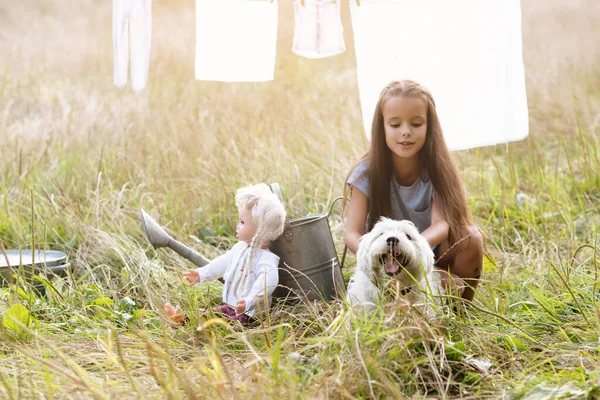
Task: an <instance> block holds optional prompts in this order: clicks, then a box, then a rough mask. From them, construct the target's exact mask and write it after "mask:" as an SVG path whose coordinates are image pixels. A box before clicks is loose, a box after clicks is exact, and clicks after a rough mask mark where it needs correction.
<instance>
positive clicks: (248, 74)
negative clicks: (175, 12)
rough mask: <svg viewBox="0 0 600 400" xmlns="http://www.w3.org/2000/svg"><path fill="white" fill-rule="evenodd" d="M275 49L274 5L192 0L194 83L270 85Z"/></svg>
mask: <svg viewBox="0 0 600 400" xmlns="http://www.w3.org/2000/svg"><path fill="white" fill-rule="evenodd" d="M276 47H277V1H272V2H271V1H269V0H196V68H195V75H196V79H199V80H206V81H222V82H264V81H271V80H273V78H274V75H275V55H276Z"/></svg>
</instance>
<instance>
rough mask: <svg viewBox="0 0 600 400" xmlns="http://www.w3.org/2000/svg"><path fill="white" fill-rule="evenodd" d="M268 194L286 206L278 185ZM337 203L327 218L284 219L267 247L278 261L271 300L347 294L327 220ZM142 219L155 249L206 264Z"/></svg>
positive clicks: (147, 217)
mask: <svg viewBox="0 0 600 400" xmlns="http://www.w3.org/2000/svg"><path fill="white" fill-rule="evenodd" d="M271 190H272V191H273V192H274V193H275V194H276V195H277V197H279V200H280V201H281V202H282V203H283V204H285V203H284V201H283V197H282V195H281V190H280V189H279V185H278V184H277V183H273V184H272V185H271ZM340 199H342V197H341V196H340V197H338V198H336V199H334V200H333V202H332V203H331V206H330V208H329V212H328V213H327V214H317V215H309V216H306V217H302V218H295V219H292V220H290V219H286V222H285V229H284V231H283V234H282V235H281V236H280V237H279V238H278V239H277V240H274V241H273V242H272V243H271V245H270V246H269V249H270V250H271V251H272V252H273V253H275V254H277V255H278V256H279V258H280V260H279V285H278V286H277V288H276V289H275V291H274V292H273V297H274V298H279V299H281V300H282V301H295V300H298V299H301V298H306V299H308V300H310V301H312V300H332V299H334V298H336V297H341V296H342V295H343V294H344V293H345V292H346V284H345V283H344V278H343V276H342V270H341V267H340V263H339V261H338V256H337V252H336V251H335V246H334V243H333V238H332V236H331V231H330V230H329V220H328V217H329V215H330V214H331V210H332V209H333V205H334V204H335V203H336V202H337V201H338V200H340ZM141 217H142V226H143V228H144V232H145V233H146V237H147V238H148V241H149V242H150V244H151V245H152V246H153V247H154V248H155V249H157V248H160V247H169V248H170V249H172V250H173V251H175V252H176V253H177V254H179V255H180V256H182V257H184V258H186V259H188V260H190V261H191V262H192V263H194V264H195V265H197V266H198V267H203V266H205V265H206V264H208V263H209V260H208V259H206V258H204V257H203V256H201V255H200V254H198V253H197V252H195V251H194V250H192V249H191V248H189V247H188V246H186V245H184V244H183V243H181V242H178V241H177V240H175V239H173V238H172V237H171V236H169V234H168V233H167V232H165V230H164V229H163V228H161V227H160V225H159V224H158V223H157V222H156V221H155V220H154V219H153V218H152V217H151V216H150V215H148V213H146V212H145V211H144V209H142V210H141Z"/></svg>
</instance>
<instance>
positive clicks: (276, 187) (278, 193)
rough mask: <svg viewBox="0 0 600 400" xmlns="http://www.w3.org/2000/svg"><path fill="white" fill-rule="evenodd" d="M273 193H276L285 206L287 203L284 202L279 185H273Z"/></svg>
mask: <svg viewBox="0 0 600 400" xmlns="http://www.w3.org/2000/svg"><path fill="white" fill-rule="evenodd" d="M271 191H272V192H273V193H275V195H276V196H277V198H278V199H279V201H280V202H281V204H283V205H284V206H285V202H284V201H283V196H282V195H281V189H280V188H279V183H271Z"/></svg>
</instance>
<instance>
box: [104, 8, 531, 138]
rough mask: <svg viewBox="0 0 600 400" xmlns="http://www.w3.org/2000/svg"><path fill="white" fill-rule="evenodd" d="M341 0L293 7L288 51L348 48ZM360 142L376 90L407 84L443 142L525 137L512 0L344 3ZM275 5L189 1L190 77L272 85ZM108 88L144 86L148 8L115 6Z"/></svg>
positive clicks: (312, 54)
mask: <svg viewBox="0 0 600 400" xmlns="http://www.w3.org/2000/svg"><path fill="white" fill-rule="evenodd" d="M340 2H341V0H296V1H295V2H294V3H293V7H294V41H293V46H292V52H294V53H295V54H297V55H299V56H302V57H306V58H323V57H331V56H334V55H336V54H340V53H342V52H344V51H345V50H346V47H345V43H344V38H343V26H342V22H341V17H340ZM349 5H350V13H351V22H352V28H353V32H354V47H355V53H356V65H357V78H358V89H359V95H360V102H361V109H362V116H363V122H364V129H365V134H366V135H367V137H368V138H370V126H371V122H372V118H373V112H374V108H375V104H376V102H377V97H378V95H379V92H380V91H381V88H383V87H384V86H385V85H386V84H387V83H388V82H389V81H391V80H394V79H396V80H399V79H414V80H416V81H419V82H421V83H422V84H424V85H425V86H426V87H427V88H428V89H430V90H431V92H432V93H433V95H434V97H435V99H436V104H437V110H438V114H439V116H440V121H441V123H442V126H443V128H444V136H445V139H446V143H447V144H448V147H449V148H450V149H454V150H457V149H467V148H473V147H479V146H486V145H492V144H498V143H507V142H510V141H515V140H521V139H523V138H525V137H526V136H527V135H528V132H529V126H528V111H527V98H526V91H525V73H524V65H523V55H522V38H521V7H520V1H519V0H502V1H493V2H489V1H481V0H453V1H448V0H349ZM277 19H278V3H277V1H274V0H263V1H257V0H227V1H223V0H196V49H195V50H196V53H195V71H194V72H195V78H196V79H198V80H211V81H223V82H264V81H270V80H273V79H274V71H275V58H276V47H277V46H276V43H277ZM113 40H114V54H115V59H114V65H115V68H114V83H115V85H116V86H117V87H121V86H124V85H125V84H126V82H127V62H128V53H130V58H131V62H130V66H131V80H132V87H133V89H134V90H135V91H140V90H142V89H144V87H145V86H146V81H147V77H148V69H149V55H150V41H151V0H113Z"/></svg>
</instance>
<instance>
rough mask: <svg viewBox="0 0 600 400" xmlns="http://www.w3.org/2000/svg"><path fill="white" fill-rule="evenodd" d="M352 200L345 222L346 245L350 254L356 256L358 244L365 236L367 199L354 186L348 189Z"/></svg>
mask: <svg viewBox="0 0 600 400" xmlns="http://www.w3.org/2000/svg"><path fill="white" fill-rule="evenodd" d="M350 190H351V194H352V199H351V200H350V206H349V207H348V219H347V220H346V245H347V246H348V248H349V249H350V251H351V252H353V253H354V254H356V250H358V242H359V240H360V238H361V237H362V235H364V234H365V225H366V224H367V214H368V208H369V198H368V197H367V196H366V195H365V194H364V193H363V192H361V191H360V190H358V189H356V188H355V187H354V186H351V187H350Z"/></svg>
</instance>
